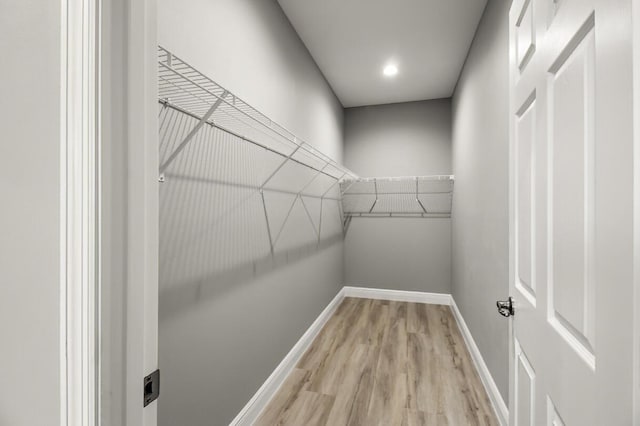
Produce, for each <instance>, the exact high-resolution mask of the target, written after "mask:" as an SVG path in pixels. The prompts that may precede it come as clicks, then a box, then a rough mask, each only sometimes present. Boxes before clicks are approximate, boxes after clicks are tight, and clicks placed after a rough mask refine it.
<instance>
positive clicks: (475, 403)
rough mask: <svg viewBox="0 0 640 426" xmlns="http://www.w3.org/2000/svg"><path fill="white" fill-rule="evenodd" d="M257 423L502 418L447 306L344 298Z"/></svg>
mask: <svg viewBox="0 0 640 426" xmlns="http://www.w3.org/2000/svg"><path fill="white" fill-rule="evenodd" d="M255 424H256V425H260V426H267V425H268V426H272V425H295V426H300V425H330V426H339V425H367V426H369V425H385V426H386V425H407V426H413V425H497V424H498V422H497V419H496V418H495V415H494V413H493V410H492V408H491V403H490V402H489V398H488V397H487V394H486V393H485V391H484V388H483V386H482V383H481V382H480V377H479V376H478V373H477V371H476V370H475V367H474V365H473V361H472V360H471V357H470V355H469V352H468V351H467V348H466V346H465V343H464V340H463V338H462V335H461V334H460V331H459V330H458V326H457V324H456V321H455V318H454V317H453V315H452V313H451V309H450V308H449V307H448V306H440V305H427V304H420V303H404V302H389V301H383V300H370V299H356V298H346V299H345V300H344V301H343V302H342V303H341V304H340V306H339V307H338V309H337V311H336V312H335V314H334V315H333V316H332V317H331V318H330V319H329V321H328V322H327V324H326V325H325V326H324V328H323V329H322V331H321V332H320V334H319V335H318V336H317V337H316V339H315V340H314V342H313V344H312V345H311V347H310V348H309V350H308V351H307V352H306V353H305V355H304V356H303V357H302V359H301V360H300V362H299V363H298V365H297V368H296V369H295V370H294V371H293V372H292V373H291V374H290V375H289V377H288V378H287V380H286V381H285V383H284V384H283V385H282V387H281V388H280V390H279V391H278V393H277V394H276V395H275V396H274V398H273V399H272V400H271V402H270V403H269V405H268V406H267V407H266V408H265V410H264V411H263V412H262V414H261V415H260V417H259V419H258V420H257V422H256V423H255Z"/></svg>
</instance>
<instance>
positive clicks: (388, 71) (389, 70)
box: [382, 64, 398, 77]
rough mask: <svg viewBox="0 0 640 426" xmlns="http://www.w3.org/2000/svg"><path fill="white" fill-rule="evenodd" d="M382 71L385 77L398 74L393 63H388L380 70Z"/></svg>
mask: <svg viewBox="0 0 640 426" xmlns="http://www.w3.org/2000/svg"><path fill="white" fill-rule="evenodd" d="M382 72H383V73H384V75H386V76H387V77H393V76H394V75H396V74H398V67H397V66H396V65H394V64H389V65H387V66H385V67H384V70H382Z"/></svg>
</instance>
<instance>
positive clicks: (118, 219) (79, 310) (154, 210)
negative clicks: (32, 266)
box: [60, 0, 158, 426]
mask: <svg viewBox="0 0 640 426" xmlns="http://www.w3.org/2000/svg"><path fill="white" fill-rule="evenodd" d="M61 34H62V36H61V51H62V69H61V99H62V100H61V129H62V130H61V156H60V162H61V176H60V179H61V192H60V197H61V212H60V213H61V215H60V217H61V219H60V222H61V223H60V226H61V232H60V241H61V252H62V256H61V265H60V266H61V276H60V283H61V286H60V312H61V313H60V350H61V357H60V358H61V364H60V382H61V401H60V403H61V419H60V424H61V425H65V426H80V425H83V426H84V425H98V424H105V425H114V426H118V425H132V426H133V425H135V426H139V425H144V426H155V425H156V424H157V403H151V404H150V405H148V406H147V407H146V408H143V378H144V377H145V376H146V375H147V374H149V373H151V372H153V371H154V370H155V369H156V368H157V366H158V358H157V329H158V315H157V313H158V297H157V296H158V272H157V271H158V187H157V185H158V180H157V179H158V148H157V99H156V98H157V94H156V92H157V90H156V58H155V54H156V46H157V40H156V9H155V0H110V1H101V0H61Z"/></svg>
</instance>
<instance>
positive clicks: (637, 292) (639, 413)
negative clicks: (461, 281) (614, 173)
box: [631, 1, 640, 424]
mask: <svg viewBox="0 0 640 426" xmlns="http://www.w3.org/2000/svg"><path fill="white" fill-rule="evenodd" d="M631 8H632V18H631V19H632V22H631V26H632V33H633V40H632V46H633V294H634V303H633V328H634V333H633V335H634V342H633V424H640V2H637V1H633V2H632V4H631Z"/></svg>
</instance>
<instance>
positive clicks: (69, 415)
mask: <svg viewBox="0 0 640 426" xmlns="http://www.w3.org/2000/svg"><path fill="white" fill-rule="evenodd" d="M99 13H100V2H99V1H98V0H63V1H62V3H61V15H60V32H61V40H60V45H61V58H60V59H61V64H62V66H61V70H60V101H61V103H60V112H61V114H60V253H61V256H60V424H61V425H63V426H91V425H97V424H98V416H99V411H98V410H99V401H98V398H99V395H100V393H99V389H98V386H99V380H98V378H99V368H98V359H99V347H98V345H99V343H98V342H99V325H98V312H99V310H98V300H99V296H98V294H99V291H98V288H99V279H98V275H97V274H98V271H99V269H100V264H99V251H98V248H97V247H98V244H99V241H100V234H99V227H98V223H99V214H98V209H99V197H100V189H99V188H100V187H99V179H98V170H99V167H98V161H99V155H100V154H99V153H100V137H99V132H98V129H99V126H100V122H99V119H98V116H99V114H98V113H99V111H100V88H99V82H100V80H99V74H98V67H99V58H100V50H99V47H98V43H97V40H98V36H99V25H98V16H99Z"/></svg>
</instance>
